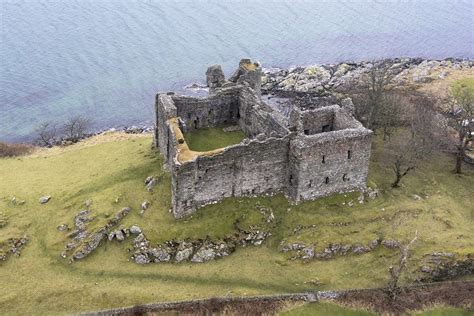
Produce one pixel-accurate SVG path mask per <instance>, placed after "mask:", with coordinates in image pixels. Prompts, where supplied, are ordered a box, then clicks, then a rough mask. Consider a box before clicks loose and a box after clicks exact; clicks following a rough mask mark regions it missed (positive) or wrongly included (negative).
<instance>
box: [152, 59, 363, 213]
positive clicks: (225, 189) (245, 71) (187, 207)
mask: <svg viewBox="0 0 474 316" xmlns="http://www.w3.org/2000/svg"><path fill="white" fill-rule="evenodd" d="M206 76H207V82H208V85H209V88H210V93H209V96H207V97H189V96H178V95H175V94H174V93H172V92H169V93H163V94H162V93H160V94H158V95H157V97H156V129H155V142H154V143H155V145H156V146H157V147H158V148H159V150H160V152H161V154H163V156H164V158H165V163H166V167H167V169H168V170H169V171H170V172H171V179H172V181H171V183H172V212H173V215H174V216H175V217H176V218H181V217H184V216H187V215H189V214H192V213H193V212H195V211H196V210H197V209H198V208H199V207H202V206H204V205H207V204H210V203H214V202H216V201H219V200H221V199H224V198H227V197H232V196H254V195H261V194H276V193H283V194H285V195H286V196H287V197H288V198H289V199H291V200H292V201H293V202H295V203H299V202H302V201H305V200H312V199H316V198H318V197H322V196H326V195H329V194H333V193H342V192H348V191H354V190H364V189H365V188H366V181H367V173H368V165H369V158H370V146H371V136H372V131H370V130H368V129H366V128H364V127H363V126H362V124H361V123H360V122H358V121H357V120H356V119H355V118H354V117H353V109H352V108H351V107H350V106H348V103H350V100H344V103H343V105H342V106H339V105H337V104H335V105H330V106H324V107H321V108H317V109H311V110H301V109H300V108H299V107H297V106H293V108H292V110H291V113H290V117H289V119H284V118H283V117H282V115H281V114H280V113H279V112H277V111H275V110H274V109H272V107H270V106H269V105H268V104H266V103H265V102H264V101H263V100H262V99H261V97H260V85H261V79H260V78H261V67H260V65H259V64H258V63H252V62H251V61H250V60H249V59H242V60H241V61H240V64H239V68H238V69H237V71H236V72H235V73H234V74H233V75H232V76H231V77H230V78H229V80H226V79H225V77H224V74H223V72H222V70H221V68H220V66H218V65H214V66H211V67H210V68H209V69H208V71H207V72H206ZM349 105H350V104H349ZM221 124H234V125H237V126H239V127H240V129H241V130H242V131H243V132H244V133H245V135H246V138H245V139H244V140H243V141H242V142H240V143H239V144H235V145H232V146H228V147H225V148H219V149H216V150H212V151H207V152H197V151H193V150H191V149H190V148H189V147H188V145H187V143H186V141H185V139H184V135H185V134H186V133H192V132H193V131H194V130H196V129H200V128H205V127H215V126H218V125H221Z"/></svg>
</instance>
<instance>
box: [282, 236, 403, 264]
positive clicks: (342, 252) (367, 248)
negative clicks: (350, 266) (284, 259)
mask: <svg viewBox="0 0 474 316" xmlns="http://www.w3.org/2000/svg"><path fill="white" fill-rule="evenodd" d="M379 246H383V247H385V248H387V249H399V248H400V246H401V245H400V243H399V242H398V241H396V240H388V239H387V240H379V239H374V240H371V241H369V242H368V243H367V245H363V244H360V243H354V244H339V243H330V244H328V245H327V246H326V247H325V248H324V250H323V251H321V252H316V251H315V244H313V245H305V244H304V243H300V242H295V243H287V242H286V241H285V240H283V241H282V242H281V244H280V251H281V252H293V253H294V256H292V257H291V258H290V259H291V260H295V259H300V260H305V261H306V260H312V259H331V258H334V257H336V256H346V255H350V254H354V255H361V254H364V253H367V252H371V251H373V250H375V249H376V248H377V247H379Z"/></svg>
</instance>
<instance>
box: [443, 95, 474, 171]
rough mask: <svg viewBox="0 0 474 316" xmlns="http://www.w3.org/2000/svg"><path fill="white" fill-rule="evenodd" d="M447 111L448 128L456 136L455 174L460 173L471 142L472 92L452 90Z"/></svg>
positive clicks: (473, 131) (473, 101) (473, 107)
mask: <svg viewBox="0 0 474 316" xmlns="http://www.w3.org/2000/svg"><path fill="white" fill-rule="evenodd" d="M448 104H449V111H448V112H447V113H446V114H447V118H448V122H449V126H451V127H452V128H453V129H454V130H455V131H456V134H457V137H456V143H455V153H456V166H455V169H454V170H455V172H456V173H461V172H462V162H463V160H464V157H465V155H466V149H467V148H468V147H469V145H470V143H471V142H472V140H473V133H474V92H473V91H472V89H471V88H469V87H467V86H460V87H456V88H453V90H452V92H451V94H450V96H449V97H448Z"/></svg>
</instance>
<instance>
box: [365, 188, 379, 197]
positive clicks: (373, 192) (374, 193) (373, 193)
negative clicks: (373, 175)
mask: <svg viewBox="0 0 474 316" xmlns="http://www.w3.org/2000/svg"><path fill="white" fill-rule="evenodd" d="M366 194H367V197H368V198H369V199H371V200H375V199H376V198H377V197H378V196H379V195H380V190H378V189H373V188H371V187H368V188H367V191H366Z"/></svg>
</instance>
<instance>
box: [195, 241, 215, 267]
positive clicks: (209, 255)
mask: <svg viewBox="0 0 474 316" xmlns="http://www.w3.org/2000/svg"><path fill="white" fill-rule="evenodd" d="M215 257H216V252H215V250H214V249H213V248H212V245H208V244H204V245H202V247H201V248H199V249H198V250H197V251H196V253H195V254H194V256H193V258H192V259H191V262H197V263H203V262H207V261H211V260H214V258H215Z"/></svg>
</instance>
